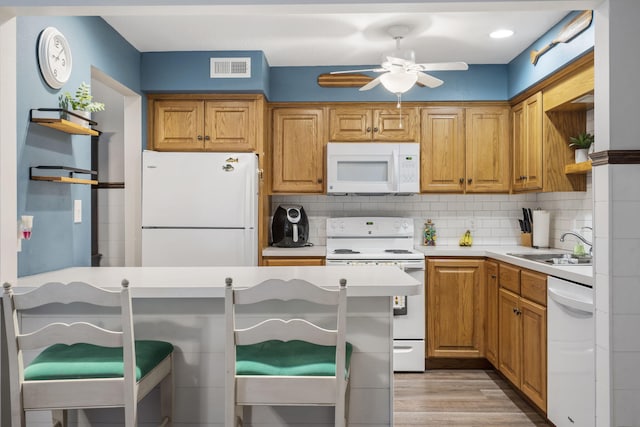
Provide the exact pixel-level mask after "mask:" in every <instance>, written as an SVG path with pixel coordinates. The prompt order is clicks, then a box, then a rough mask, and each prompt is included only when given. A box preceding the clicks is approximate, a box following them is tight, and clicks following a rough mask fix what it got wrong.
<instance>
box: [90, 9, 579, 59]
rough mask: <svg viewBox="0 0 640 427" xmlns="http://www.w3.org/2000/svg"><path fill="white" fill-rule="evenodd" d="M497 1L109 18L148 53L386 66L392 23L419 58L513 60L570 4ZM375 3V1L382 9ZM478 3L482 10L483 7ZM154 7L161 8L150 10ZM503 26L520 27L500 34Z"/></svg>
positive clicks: (404, 44)
mask: <svg viewBox="0 0 640 427" xmlns="http://www.w3.org/2000/svg"><path fill="white" fill-rule="evenodd" d="M549 3H553V2H549ZM559 3H563V2H557V3H556V5H554V7H553V8H544V7H540V5H539V3H538V4H537V7H536V8H535V9H531V8H532V7H533V6H530V8H529V9H522V8H515V7H506V6H505V7H502V8H500V7H491V8H490V9H491V10H487V11H482V10H475V11H463V10H460V9H461V8H457V9H456V10H451V11H450V10H445V11H442V10H438V11H433V10H427V9H428V8H424V7H422V8H420V7H417V6H416V5H407V4H404V5H403V4H396V8H395V9H394V8H393V5H389V4H387V5H386V6H387V7H384V8H383V7H380V6H379V5H368V4H365V3H360V4H357V5H353V4H352V5H350V7H349V8H344V7H340V6H343V5H336V4H331V5H329V4H327V5H320V6H319V5H315V6H314V7H313V8H310V7H296V6H295V5H289V6H287V7H285V6H283V5H278V6H272V7H266V6H256V7H247V6H246V5H245V6H237V7H234V6H226V7H223V8H219V7H218V8H207V7H205V6H203V7H184V8H181V9H179V10H176V9H172V11H170V10H168V9H163V8H156V9H155V10H156V11H157V12H155V13H154V12H151V13H150V11H149V10H145V12H144V13H136V12H133V13H132V12H131V11H127V12H126V13H119V12H117V10H116V13H114V14H112V15H109V14H108V13H107V14H103V15H102V16H103V18H104V19H105V20H106V21H107V22H108V23H109V24H110V25H111V26H112V27H113V28H115V30H116V31H118V32H119V33H120V34H121V35H122V36H123V37H124V38H125V39H127V40H128V41H129V42H130V43H131V44H132V45H133V46H134V47H135V48H136V49H138V50H140V51H142V52H152V51H209V50H261V51H264V52H265V55H266V57H267V60H268V61H269V64H270V65H272V66H314V65H363V64H378V63H379V62H380V61H381V58H382V54H383V53H385V52H389V51H391V50H393V48H394V47H395V42H394V40H393V39H392V38H391V36H390V35H389V34H387V32H386V29H387V28H388V27H389V26H390V25H397V24H403V25H408V26H410V27H411V33H410V34H408V35H407V36H406V37H405V38H404V39H403V41H402V47H404V48H409V49H413V50H415V52H416V61H417V62H441V61H465V62H467V63H470V64H505V63H508V62H509V61H511V60H512V59H513V58H514V57H515V56H516V55H518V54H519V53H520V52H522V51H523V50H525V49H526V48H527V47H528V46H529V45H530V44H531V43H532V42H534V41H535V40H536V39H537V38H538V37H539V36H541V35H542V34H544V33H545V32H546V31H547V30H548V29H549V28H551V27H552V26H553V25H555V24H556V23H557V22H558V21H560V20H561V19H562V18H563V17H564V16H565V15H566V14H567V13H569V11H570V9H569V8H568V7H567V6H574V5H573V4H569V5H567V4H566V3H567V2H564V3H565V4H564V8H559V7H558V4H559ZM374 6H375V7H374ZM475 9H478V8H475ZM150 10H154V9H150ZM498 28H508V29H511V30H513V31H514V32H515V34H514V36H513V37H511V38H509V39H502V40H494V39H491V38H489V33H490V32H491V31H493V30H495V29H498Z"/></svg>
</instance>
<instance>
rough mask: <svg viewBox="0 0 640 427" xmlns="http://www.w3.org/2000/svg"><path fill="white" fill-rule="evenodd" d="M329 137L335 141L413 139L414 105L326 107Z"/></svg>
mask: <svg viewBox="0 0 640 427" xmlns="http://www.w3.org/2000/svg"><path fill="white" fill-rule="evenodd" d="M329 140H330V141H338V142H366V141H380V142H416V141H417V140H418V113H417V109H416V108H413V107H409V108H398V109H396V108H390V109H377V108H366V107H355V106H354V107H335V108H329Z"/></svg>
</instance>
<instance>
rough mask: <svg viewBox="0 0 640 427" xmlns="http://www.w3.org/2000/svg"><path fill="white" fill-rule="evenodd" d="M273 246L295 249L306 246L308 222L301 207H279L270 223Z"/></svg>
mask: <svg viewBox="0 0 640 427" xmlns="http://www.w3.org/2000/svg"><path fill="white" fill-rule="evenodd" d="M271 238H272V239H273V243H272V245H273V246H277V247H280V248H297V247H300V246H308V240H309V220H308V219H307V214H306V213H305V212H304V209H303V208H302V206H299V205H279V206H278V208H277V209H276V212H275V213H274V214H273V221H272V222H271Z"/></svg>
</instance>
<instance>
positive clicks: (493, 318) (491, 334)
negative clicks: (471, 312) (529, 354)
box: [484, 261, 499, 368]
mask: <svg viewBox="0 0 640 427" xmlns="http://www.w3.org/2000/svg"><path fill="white" fill-rule="evenodd" d="M485 271H486V293H487V302H486V313H487V320H486V324H485V326H486V328H485V350H484V352H485V356H486V358H487V360H488V361H489V362H491V364H492V365H493V366H494V367H496V368H497V367H498V342H499V341H498V325H499V323H498V263H497V262H495V261H485Z"/></svg>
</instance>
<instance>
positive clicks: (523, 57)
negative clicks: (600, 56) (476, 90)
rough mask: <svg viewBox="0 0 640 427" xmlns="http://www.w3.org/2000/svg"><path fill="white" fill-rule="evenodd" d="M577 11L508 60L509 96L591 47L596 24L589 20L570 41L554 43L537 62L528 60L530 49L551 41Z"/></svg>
mask: <svg viewBox="0 0 640 427" xmlns="http://www.w3.org/2000/svg"><path fill="white" fill-rule="evenodd" d="M579 13H580V11H577V12H572V13H570V14H568V15H567V16H566V17H564V19H562V20H561V21H560V22H558V24H556V25H555V26H554V27H553V28H551V29H550V30H549V31H547V33H545V34H544V35H543V36H542V37H540V38H539V39H538V40H536V41H535V42H534V43H533V44H532V45H531V46H529V47H528V48H527V49H525V50H524V51H523V52H522V53H521V54H520V55H518V56H517V57H515V58H514V59H513V60H512V61H511V62H510V63H509V70H508V75H509V90H508V97H509V98H513V97H514V96H516V95H518V94H519V93H521V92H523V91H524V90H526V89H527V88H529V87H530V86H533V85H534V84H536V83H537V82H539V81H541V80H544V79H545V78H546V77H548V76H550V75H551V74H553V73H554V72H555V71H556V70H558V69H559V68H562V67H563V66H565V65H567V64H568V63H570V62H572V61H574V60H575V59H577V58H579V57H580V56H582V55H584V54H585V53H587V52H589V51H591V50H592V49H593V46H594V42H595V30H594V28H595V25H593V22H592V23H591V25H590V26H589V27H588V28H587V29H586V30H585V31H583V32H582V33H580V34H579V35H577V36H576V37H575V38H574V39H572V40H571V41H570V42H569V43H559V44H556V45H555V46H554V47H553V48H551V49H550V50H548V51H547V52H546V53H545V54H543V55H542V56H540V57H539V59H538V62H537V64H536V65H533V64H532V63H531V61H530V59H529V53H530V52H531V51H532V50H540V49H541V48H542V47H544V46H546V45H547V44H548V43H550V42H551V41H552V40H553V39H554V38H556V37H557V36H558V33H559V32H560V30H561V29H562V27H564V25H565V24H566V23H567V22H569V21H570V20H571V19H573V17H574V16H576V15H578V14H579Z"/></svg>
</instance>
